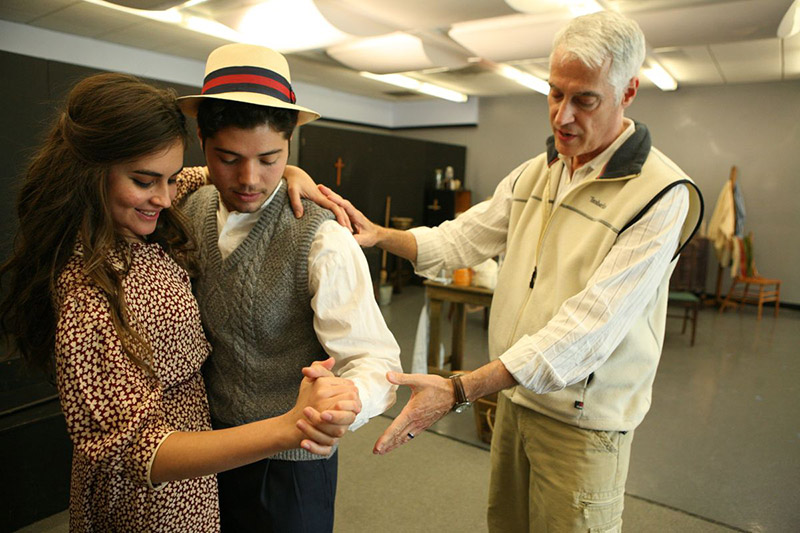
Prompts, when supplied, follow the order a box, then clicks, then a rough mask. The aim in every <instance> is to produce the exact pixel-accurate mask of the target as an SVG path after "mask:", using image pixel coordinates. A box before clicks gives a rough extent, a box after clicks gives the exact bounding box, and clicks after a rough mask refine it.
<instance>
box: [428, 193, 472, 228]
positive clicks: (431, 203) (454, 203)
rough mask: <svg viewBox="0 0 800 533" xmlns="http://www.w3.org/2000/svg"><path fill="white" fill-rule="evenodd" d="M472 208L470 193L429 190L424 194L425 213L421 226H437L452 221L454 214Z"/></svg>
mask: <svg viewBox="0 0 800 533" xmlns="http://www.w3.org/2000/svg"><path fill="white" fill-rule="evenodd" d="M470 207H472V193H471V192H470V191H468V190H466V189H461V190H458V191H447V190H439V189H429V190H427V191H426V192H425V211H424V218H423V224H424V225H425V226H438V225H439V224H441V223H442V222H444V221H445V220H453V219H454V218H456V213H463V212H464V211H466V210H467V209H469V208H470Z"/></svg>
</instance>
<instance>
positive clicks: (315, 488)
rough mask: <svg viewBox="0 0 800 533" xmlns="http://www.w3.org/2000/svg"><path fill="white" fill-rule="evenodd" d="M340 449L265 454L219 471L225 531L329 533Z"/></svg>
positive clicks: (331, 525) (241, 532)
mask: <svg viewBox="0 0 800 533" xmlns="http://www.w3.org/2000/svg"><path fill="white" fill-rule="evenodd" d="M338 463H339V452H338V451H337V452H336V453H334V454H333V455H332V456H331V457H330V458H329V459H319V460H314V461H279V460H276V459H264V460H262V461H259V462H257V463H253V464H249V465H245V466H243V467H240V468H235V469H233V470H229V471H227V472H222V473H220V474H218V475H217V479H218V480H219V507H220V517H221V523H222V533H251V532H252V533H256V532H258V533H326V532H327V533H331V532H332V531H333V508H334V500H335V498H336V478H337V473H338Z"/></svg>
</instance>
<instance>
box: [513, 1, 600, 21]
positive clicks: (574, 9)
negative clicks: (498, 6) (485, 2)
mask: <svg viewBox="0 0 800 533" xmlns="http://www.w3.org/2000/svg"><path fill="white" fill-rule="evenodd" d="M550 3H556V4H561V5H562V6H564V7H566V8H567V9H569V11H570V13H572V16H573V17H580V16H581V15H588V14H589V13H597V12H598V11H602V10H603V6H601V5H600V4H599V3H598V2H597V1H596V0H555V1H553V0H551V2H550ZM506 4H508V5H509V6H510V7H511V8H512V9H516V10H517V11H519V12H521V13H534V14H543V13H544V12H545V10H547V9H549V8H550V7H551V6H547V5H546V3H545V5H544V6H543V5H542V1H541V0H506Z"/></svg>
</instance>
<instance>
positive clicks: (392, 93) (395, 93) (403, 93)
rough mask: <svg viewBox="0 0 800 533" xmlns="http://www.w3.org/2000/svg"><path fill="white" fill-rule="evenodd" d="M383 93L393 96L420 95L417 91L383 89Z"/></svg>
mask: <svg viewBox="0 0 800 533" xmlns="http://www.w3.org/2000/svg"><path fill="white" fill-rule="evenodd" d="M383 94H385V95H386V96H391V97H393V98H411V97H413V96H420V94H419V93H418V92H414V91H384V93H383Z"/></svg>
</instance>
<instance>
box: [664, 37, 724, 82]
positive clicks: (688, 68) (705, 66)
mask: <svg viewBox="0 0 800 533" xmlns="http://www.w3.org/2000/svg"><path fill="white" fill-rule="evenodd" d="M653 57H655V58H656V59H657V60H658V62H659V63H661V66H662V67H664V68H665V69H666V70H667V72H669V73H670V74H672V76H673V77H674V78H675V79H676V80H678V86H681V85H712V84H717V83H724V82H725V80H724V79H723V78H722V76H721V75H720V72H719V69H717V66H716V64H715V63H714V58H713V57H712V56H711V53H710V52H709V50H708V47H706V46H681V47H670V48H656V49H654V50H653Z"/></svg>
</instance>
